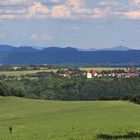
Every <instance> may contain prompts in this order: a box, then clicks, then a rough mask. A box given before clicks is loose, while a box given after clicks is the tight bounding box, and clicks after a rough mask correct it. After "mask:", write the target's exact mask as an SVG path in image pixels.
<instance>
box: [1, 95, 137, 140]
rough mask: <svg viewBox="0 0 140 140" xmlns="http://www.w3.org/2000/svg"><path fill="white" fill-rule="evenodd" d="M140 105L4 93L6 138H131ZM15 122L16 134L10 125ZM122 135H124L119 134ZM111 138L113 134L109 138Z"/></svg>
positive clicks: (3, 127) (51, 139) (24, 139)
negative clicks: (42, 97)
mask: <svg viewBox="0 0 140 140" xmlns="http://www.w3.org/2000/svg"><path fill="white" fill-rule="evenodd" d="M139 116H140V106H139V105H136V104H132V103H129V102H123V101H88V102H86V101H83V102H80V101H79V102H63V101H43V100H29V99H22V98H15V97H0V139H2V140H10V139H12V140H94V139H106V137H105V138H104V137H103V136H107V137H108V136H109V137H113V136H116V137H117V138H116V137H113V139H126V138H125V137H121V136H127V135H130V134H132V133H133V135H132V137H131V138H130V139H140V137H138V135H137V137H135V136H136V135H135V134H139V130H140V117H139ZM10 126H12V129H13V131H12V134H11V135H10V133H9V127H10ZM118 136H120V137H118ZM108 139H109V138H108Z"/></svg>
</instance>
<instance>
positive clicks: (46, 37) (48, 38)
mask: <svg viewBox="0 0 140 140" xmlns="http://www.w3.org/2000/svg"><path fill="white" fill-rule="evenodd" d="M30 39H31V40H44V41H52V40H54V37H53V36H52V35H50V34H47V33H45V34H37V33H33V34H31V36H30Z"/></svg>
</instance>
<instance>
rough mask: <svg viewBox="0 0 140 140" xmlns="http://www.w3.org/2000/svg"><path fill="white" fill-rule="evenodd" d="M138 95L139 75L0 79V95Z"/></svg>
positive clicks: (90, 97)
mask: <svg viewBox="0 0 140 140" xmlns="http://www.w3.org/2000/svg"><path fill="white" fill-rule="evenodd" d="M139 95H140V78H139V77H137V78H122V79H121V78H112V79H111V78H106V79H103V78H101V79H84V78H71V79H68V78H50V79H49V78H48V79H34V80H33V79H32V80H31V79H22V80H20V81H19V80H13V81H8V80H7V81H1V82H0V96H19V97H25V98H36V99H46V100H67V101H70V100H71V101H72V100H73V101H76V100H120V99H122V100H134V102H135V100H136V101H137V97H138V98H139ZM134 97H135V98H134ZM137 102H138V101H137Z"/></svg>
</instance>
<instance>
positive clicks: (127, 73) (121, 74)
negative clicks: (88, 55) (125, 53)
mask: <svg viewBox="0 0 140 140" xmlns="http://www.w3.org/2000/svg"><path fill="white" fill-rule="evenodd" d="M57 74H58V76H59V77H67V78H71V77H81V76H84V77H86V78H88V79H91V78H94V77H112V78H113V77H118V78H131V77H138V76H140V69H137V70H136V69H135V70H133V69H130V68H122V69H118V70H112V71H111V70H110V71H100V72H97V71H96V70H90V71H85V70H78V71H71V70H64V71H61V72H59V73H57Z"/></svg>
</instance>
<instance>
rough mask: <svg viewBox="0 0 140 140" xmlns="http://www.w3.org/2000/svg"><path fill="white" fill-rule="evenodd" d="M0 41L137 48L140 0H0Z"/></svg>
mask: <svg viewBox="0 0 140 140" xmlns="http://www.w3.org/2000/svg"><path fill="white" fill-rule="evenodd" d="M0 44H9V45H14V46H25V45H26V46H35V47H38V48H39V47H40V48H43V47H49V46H58V47H68V46H70V47H75V48H97V49H98V48H110V47H114V46H118V45H123V46H127V47H130V48H133V49H140V0H0Z"/></svg>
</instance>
